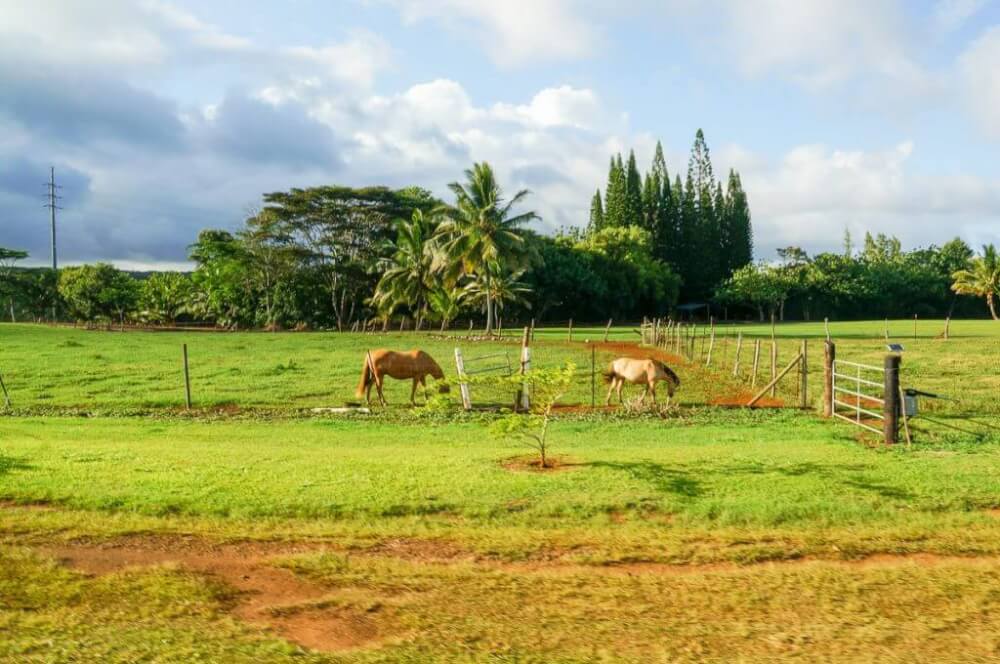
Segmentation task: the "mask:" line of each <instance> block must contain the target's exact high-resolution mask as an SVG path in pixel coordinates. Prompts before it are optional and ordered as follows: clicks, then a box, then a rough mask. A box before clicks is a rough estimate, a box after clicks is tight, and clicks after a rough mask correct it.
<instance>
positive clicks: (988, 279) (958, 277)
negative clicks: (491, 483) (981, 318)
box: [951, 244, 1000, 320]
mask: <svg viewBox="0 0 1000 664" xmlns="http://www.w3.org/2000/svg"><path fill="white" fill-rule="evenodd" d="M951 278H952V279H954V280H955V283H953V284H952V285H951V289H952V290H953V291H955V292H956V293H958V294H959V295H975V296H976V297H985V298H986V306H988V307H989V308H990V315H991V316H993V320H1000V318H998V317H997V310H996V305H995V303H994V298H995V297H996V296H997V295H1000V256H998V254H997V248H996V247H995V246H993V245H992V244H988V245H985V246H983V255H982V256H978V257H976V258H973V259H972V261H970V263H969V268H968V269H966V270H958V271H957V272H955V273H954V274H952V275H951Z"/></svg>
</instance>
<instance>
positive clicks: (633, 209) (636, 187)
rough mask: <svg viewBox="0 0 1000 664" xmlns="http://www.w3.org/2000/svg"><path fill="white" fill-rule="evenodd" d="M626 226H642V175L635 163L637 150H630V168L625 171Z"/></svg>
mask: <svg viewBox="0 0 1000 664" xmlns="http://www.w3.org/2000/svg"><path fill="white" fill-rule="evenodd" d="M624 222H625V223H624V224H623V225H626V226H642V225H643V223H642V176H640V175H639V169H638V168H637V167H636V164H635V151H634V150H629V153H628V169H627V170H626V171H625V219H624Z"/></svg>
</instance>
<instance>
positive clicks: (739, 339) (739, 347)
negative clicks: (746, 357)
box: [733, 332, 743, 376]
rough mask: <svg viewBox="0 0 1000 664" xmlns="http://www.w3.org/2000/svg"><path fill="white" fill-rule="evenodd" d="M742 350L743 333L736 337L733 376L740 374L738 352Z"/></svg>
mask: <svg viewBox="0 0 1000 664" xmlns="http://www.w3.org/2000/svg"><path fill="white" fill-rule="evenodd" d="M742 352H743V333H742V332H740V333H739V336H738V337H736V359H735V360H734V361H733V376H739V375H740V353H742Z"/></svg>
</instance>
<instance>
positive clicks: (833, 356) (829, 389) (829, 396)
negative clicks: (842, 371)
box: [823, 341, 837, 417]
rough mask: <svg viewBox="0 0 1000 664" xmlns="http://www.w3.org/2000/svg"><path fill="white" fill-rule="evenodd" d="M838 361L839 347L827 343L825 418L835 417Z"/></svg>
mask: <svg viewBox="0 0 1000 664" xmlns="http://www.w3.org/2000/svg"><path fill="white" fill-rule="evenodd" d="M836 360H837V346H836V344H834V343H833V342H832V341H827V342H826V344H825V345H824V346H823V417H833V398H834V394H833V363H834V362H836Z"/></svg>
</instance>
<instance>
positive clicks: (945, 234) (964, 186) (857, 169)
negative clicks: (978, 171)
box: [718, 141, 1000, 258]
mask: <svg viewBox="0 0 1000 664" xmlns="http://www.w3.org/2000/svg"><path fill="white" fill-rule="evenodd" d="M915 150H916V147H915V145H914V143H913V142H912V141H904V142H901V143H899V144H898V145H896V146H894V147H892V148H890V149H886V150H878V151H865V150H838V149H831V148H828V147H826V146H823V145H803V146H798V147H795V148H793V149H791V150H790V151H789V152H787V153H786V154H785V155H784V156H783V157H782V158H780V159H778V160H776V161H772V160H767V159H763V158H761V157H758V156H756V155H754V154H753V153H750V152H748V151H746V150H744V149H742V148H733V147H730V148H727V149H725V150H722V151H720V152H719V153H718V154H719V155H720V156H721V161H722V163H725V164H726V166H727V167H728V166H730V165H732V166H734V167H736V168H737V169H739V170H740V171H741V174H742V179H743V183H744V187H745V189H746V190H747V192H748V194H749V198H750V205H751V209H752V211H753V216H754V231H755V234H756V237H757V244H758V252H757V253H758V256H759V257H763V258H769V257H772V256H773V251H774V249H775V248H776V247H780V246H785V245H789V244H795V245H800V246H803V247H805V248H807V249H808V250H812V251H817V250H829V249H833V248H836V247H837V246H839V242H840V239H841V237H842V235H843V232H844V229H845V228H849V229H850V230H851V232H852V233H853V234H855V235H856V236H857V235H860V234H863V233H864V232H865V231H871V232H873V233H875V232H883V233H889V234H893V235H896V236H898V237H899V238H900V239H901V240H902V241H903V242H904V244H906V245H908V246H918V245H927V244H931V243H938V244H940V243H942V242H944V241H947V240H948V239H949V238H950V237H953V236H954V235H961V236H963V237H965V238H966V239H967V240H970V241H972V242H974V243H981V242H986V241H992V242H995V241H997V240H998V239H1000V227H997V226H996V225H993V226H992V228H991V227H989V226H988V225H987V224H986V221H987V220H989V219H990V218H997V217H1000V182H996V181H990V180H987V179H984V178H979V177H975V176H968V175H953V176H935V177H930V176H925V175H920V174H916V173H914V172H912V170H913V169H911V168H910V165H911V164H910V162H911V158H912V156H913V154H914V152H915Z"/></svg>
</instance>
